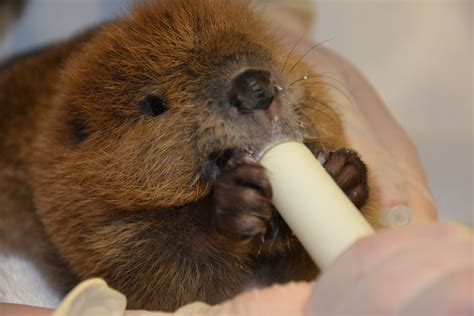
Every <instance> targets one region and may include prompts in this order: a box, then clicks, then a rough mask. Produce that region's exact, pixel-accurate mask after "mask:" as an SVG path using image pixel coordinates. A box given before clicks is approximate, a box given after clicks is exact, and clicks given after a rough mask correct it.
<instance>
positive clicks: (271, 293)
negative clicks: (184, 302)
mask: <svg viewBox="0 0 474 316" xmlns="http://www.w3.org/2000/svg"><path fill="white" fill-rule="evenodd" d="M311 287H312V285H311V283H306V282H298V283H295V282H292V283H288V284H285V285H275V286H272V287H269V288H265V289H262V290H252V291H249V292H246V293H243V294H240V295H239V296H237V297H236V298H234V299H232V300H231V301H227V302H225V303H224V304H221V305H218V306H215V307H213V308H211V310H210V312H209V313H208V314H206V315H215V316H220V315H235V316H267V315H268V316H270V315H271V316H274V315H292V316H293V315H294V316H298V315H303V314H304V306H305V304H306V302H307V301H308V298H309V295H310V291H311Z"/></svg>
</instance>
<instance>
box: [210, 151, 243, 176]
mask: <svg viewBox="0 0 474 316" xmlns="http://www.w3.org/2000/svg"><path fill="white" fill-rule="evenodd" d="M248 154H249V151H248V150H245V149H241V148H226V149H223V150H218V151H214V152H212V153H211V154H210V155H209V156H208V160H207V161H208V162H207V164H206V167H205V171H204V176H205V178H206V179H208V180H215V178H216V177H217V176H218V175H219V174H220V173H221V172H222V170H224V168H225V167H226V166H227V165H229V164H230V163H231V161H236V160H238V159H239V158H242V157H243V156H245V155H248Z"/></svg>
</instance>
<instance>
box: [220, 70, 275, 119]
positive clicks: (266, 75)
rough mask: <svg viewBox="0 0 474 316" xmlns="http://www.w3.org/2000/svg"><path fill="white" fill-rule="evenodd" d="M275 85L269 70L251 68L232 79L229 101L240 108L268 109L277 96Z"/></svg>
mask: <svg viewBox="0 0 474 316" xmlns="http://www.w3.org/2000/svg"><path fill="white" fill-rule="evenodd" d="M275 92H276V91H275V87H274V86H273V85H272V84H271V75H270V72H269V71H267V70H259V69H249V70H246V71H244V72H242V73H240V74H239V75H237V76H236V77H235V78H234V79H233V80H232V87H231V89H230V91H229V93H228V97H229V102H230V104H231V105H232V106H235V107H237V108H238V109H239V110H244V111H245V110H247V111H249V110H256V109H263V110H264V109H268V107H269V106H270V104H271V103H272V102H273V98H274V97H275Z"/></svg>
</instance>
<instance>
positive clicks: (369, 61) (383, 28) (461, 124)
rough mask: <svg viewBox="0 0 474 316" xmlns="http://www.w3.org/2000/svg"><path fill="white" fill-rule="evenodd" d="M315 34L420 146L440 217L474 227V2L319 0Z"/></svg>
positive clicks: (454, 0) (456, 0)
mask: <svg viewBox="0 0 474 316" xmlns="http://www.w3.org/2000/svg"><path fill="white" fill-rule="evenodd" d="M316 3H317V8H318V16H319V17H318V24H317V26H316V31H315V33H316V38H317V39H318V40H326V39H331V38H333V39H332V40H330V41H329V42H328V43H327V45H328V46H330V47H332V48H334V49H335V50H336V51H338V52H339V53H341V54H342V55H343V56H345V57H346V58H348V59H349V60H351V61H352V62H353V63H354V64H355V65H356V66H358V67H359V68H360V69H361V70H362V72H363V73H364V74H365V75H366V76H367V77H368V78H369V80H370V81H371V82H372V84H373V85H374V86H375V88H376V90H377V91H378V92H379V93H380V95H381V96H382V98H383V99H384V101H385V102H386V104H387V106H388V107H389V108H390V110H391V111H392V113H393V114H394V115H395V117H396V118H397V119H398V121H399V122H400V124H401V125H402V126H403V127H404V128H405V130H406V131H407V133H408V134H409V135H410V137H411V138H412V140H413V141H414V143H415V145H416V146H417V148H418V150H419V153H420V156H421V159H422V161H423V163H424V166H425V168H426V171H427V175H428V180H429V183H430V186H431V189H432V192H433V194H434V196H435V199H436V201H437V204H438V209H439V214H440V217H441V218H452V219H456V220H459V221H462V222H464V223H466V224H470V225H471V226H472V225H474V219H473V217H474V213H473V199H472V195H473V135H472V133H473V130H472V123H473V89H474V87H473V25H472V23H473V3H474V2H473V1H470V0H452V1H449V0H446V1H436V0H432V1H429V0H424V1H423V0H412V1H395V0H378V1H368V0H367V1H365V0H360V1H356V0H354V1H338V0H332V1H316Z"/></svg>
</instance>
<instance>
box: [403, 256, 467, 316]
mask: <svg viewBox="0 0 474 316" xmlns="http://www.w3.org/2000/svg"><path fill="white" fill-rule="evenodd" d="M473 296H474V262H473V263H472V264H471V265H470V266H469V267H467V268H465V269H462V270H459V271H456V272H454V273H452V274H450V275H447V276H445V277H444V278H442V279H440V280H438V281H437V282H436V283H435V284H432V285H431V286H429V287H427V288H426V289H425V290H424V291H423V292H422V293H420V295H418V296H416V297H414V298H413V299H412V300H411V301H410V302H409V303H408V304H407V305H406V306H405V307H404V308H403V310H402V311H401V312H400V314H401V315H413V316H415V315H440V316H441V315H474V300H473Z"/></svg>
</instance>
